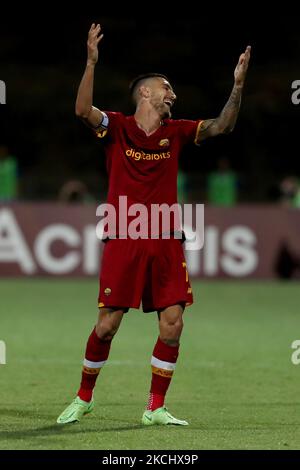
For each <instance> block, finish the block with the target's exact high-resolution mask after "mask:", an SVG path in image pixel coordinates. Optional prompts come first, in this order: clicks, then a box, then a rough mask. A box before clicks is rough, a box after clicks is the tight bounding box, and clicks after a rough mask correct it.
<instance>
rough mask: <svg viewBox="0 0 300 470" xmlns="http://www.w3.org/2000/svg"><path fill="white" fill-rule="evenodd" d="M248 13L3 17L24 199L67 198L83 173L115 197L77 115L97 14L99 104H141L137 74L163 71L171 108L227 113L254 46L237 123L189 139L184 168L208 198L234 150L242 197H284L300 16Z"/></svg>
mask: <svg viewBox="0 0 300 470" xmlns="http://www.w3.org/2000/svg"><path fill="white" fill-rule="evenodd" d="M40 8H42V7H40ZM47 8H48V9H49V10H51V5H48V6H47ZM245 8H246V7H245ZM242 10H243V8H242ZM40 13H41V12H40ZM50 13H51V11H50ZM241 14H242V16H241V18H240V19H239V20H234V19H231V22H230V24H229V23H228V21H227V20H226V18H225V17H224V16H223V15H222V14H219V15H218V16H216V15H214V14H213V13H212V14H211V15H204V16H198V15H194V16H193V15H192V14H190V15H189V16H184V17H182V18H179V17H177V18H169V17H167V16H166V14H164V15H161V16H157V15H147V18H148V19H147V20H145V17H141V18H140V19H137V18H136V19H135V18H131V17H130V16H129V15H127V16H126V17H123V18H116V17H115V18H114V17H113V15H110V16H108V15H102V14H101V11H98V12H97V14H96V15H95V14H92V13H87V12H86V11H85V12H84V13H83V14H80V15H79V14H78V15H76V14H74V13H73V14H72V15H71V16H69V17H68V18H67V20H65V19H64V18H62V17H59V18H58V17H57V16H56V15H53V19H52V18H51V17H50V15H47V17H46V16H43V14H40V15H39V16H38V17H35V18H34V17H32V16H31V15H29V14H28V16H26V17H22V15H19V16H18V17H17V18H13V22H12V21H11V19H10V18H9V19H8V18H7V17H2V18H1V19H0V43H1V47H0V64H1V68H0V79H1V80H4V81H5V83H6V87H7V104H6V105H2V106H0V125H1V128H0V143H2V144H3V143H4V144H7V145H8V147H9V149H10V151H11V153H13V154H14V155H16V157H17V159H18V164H19V180H20V189H19V194H20V199H26V200H28V199H41V200H46V199H57V197H58V193H59V190H60V188H61V186H62V185H63V184H64V183H65V182H66V181H67V180H70V179H73V178H76V179H80V180H82V181H83V182H85V183H86V184H87V186H88V188H89V191H90V192H91V193H92V194H93V196H94V197H95V198H96V199H97V200H100V199H102V198H103V197H105V192H106V188H107V183H106V178H105V163H104V158H103V152H102V148H101V144H100V142H97V141H96V140H95V139H94V137H93V136H92V134H91V132H90V130H89V129H87V128H86V127H85V126H84V125H83V124H82V123H81V122H80V121H79V120H78V119H77V118H76V116H75V113H74V105H75V99H76V92H77V87H78V85H79V82H80V79H81V76H82V73H83V71H84V67H85V61H86V38H87V32H88V29H89V27H90V25H91V23H92V22H95V23H98V22H99V23H101V25H102V28H103V32H104V39H103V41H102V42H101V43H100V53H99V55H100V59H99V62H98V65H97V68H96V78H95V89H94V104H95V105H96V106H97V107H99V108H101V109H107V110H115V111H123V112H124V113H125V114H129V113H131V112H133V106H132V105H131V103H130V99H129V96H128V84H129V82H130V80H131V79H132V78H133V77H135V76H136V75H138V74H140V73H144V72H148V71H157V72H161V73H164V74H166V75H167V76H168V77H169V79H170V81H171V83H172V85H173V87H174V89H175V92H176V94H177V98H178V99H177V104H176V106H175V108H174V110H173V118H175V119H176V118H185V119H197V118H204V119H206V118H213V117H217V115H218V114H219V113H220V111H221V110H222V108H223V106H224V104H225V102H226V100H227V98H228V97H229V94H230V91H231V88H232V85H233V71H234V68H235V66H236V63H237V60H238V57H239V55H240V53H242V52H243V51H244V49H245V48H246V46H247V45H248V44H250V45H251V46H252V57H251V62H250V66H249V70H248V77H247V81H246V85H245V89H244V93H243V101H242V107H241V110H240V115H239V119H238V122H237V125H236V128H235V130H234V132H233V133H232V134H230V135H229V136H221V137H218V138H216V139H213V140H210V141H206V142H204V143H203V145H202V146H201V147H200V148H196V147H195V148H194V147H191V148H186V151H185V152H184V154H183V156H182V159H181V168H182V170H183V171H184V172H186V173H187V174H188V175H189V177H190V189H191V195H192V197H193V198H194V199H197V200H200V201H202V200H205V197H206V194H205V184H206V177H207V174H208V172H209V171H211V170H213V169H215V168H216V163H217V160H218V158H219V157H220V156H223V155H225V156H227V157H228V158H229V159H230V161H231V165H232V167H233V169H234V170H236V171H237V173H238V175H239V181H240V189H239V192H240V197H239V200H240V202H271V201H274V202H275V201H276V197H277V188H278V183H279V182H280V181H281V180H282V178H283V177H284V176H287V175H296V176H298V177H299V176H300V159H299V150H298V149H299V114H300V105H299V106H295V105H293V104H292V101H291V93H292V90H291V84H292V82H293V81H294V80H297V79H300V60H299V57H300V54H299V50H300V30H299V23H298V16H297V15H296V14H295V15H292V14H290V15H289V16H284V15H282V14H281V15H279V14H278V15H277V16H275V15H274V16H272V17H271V16H265V17H261V16H259V15H252V16H251V17H249V16H247V17H246V15H245V14H243V12H241Z"/></svg>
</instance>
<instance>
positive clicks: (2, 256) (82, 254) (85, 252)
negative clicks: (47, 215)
mask: <svg viewBox="0 0 300 470" xmlns="http://www.w3.org/2000/svg"><path fill="white" fill-rule="evenodd" d="M135 209H136V210H138V209H139V208H138V207H135ZM200 216H201V214H199V220H200ZM102 222H103V220H102ZM98 225H99V227H98V228H99V229H100V223H99V224H98ZM191 227H192V225H190V224H188V225H186V224H184V231H185V233H186V237H187V242H186V243H185V245H184V247H185V256H186V261H187V265H188V269H189V273H190V275H191V276H199V275H204V276H207V277H210V278H213V277H216V276H218V275H219V274H220V271H223V272H224V274H225V275H228V276H234V277H245V276H249V275H251V274H252V273H253V272H254V271H255V269H256V268H257V265H258V253H257V251H256V248H257V247H256V235H255V233H254V231H253V230H252V229H250V228H249V227H247V226H245V225H234V226H231V227H229V228H227V229H226V230H225V231H224V232H223V231H222V230H221V229H220V228H218V227H217V226H215V225H208V226H207V227H206V228H205V243H204V250H202V251H201V250H199V249H198V250H193V249H192V246H197V247H198V246H199V243H202V241H203V239H204V235H202V234H200V236H199V233H198V232H197V234H196V235H195V231H194V230H193V229H192V228H191ZM102 228H103V225H102ZM97 235H98V236H99V234H97ZM100 238H101V237H100ZM57 240H61V241H62V242H63V243H64V244H65V245H66V249H65V252H64V254H63V255H62V256H60V257H57V256H55V255H54V254H53V253H52V252H51V247H52V245H53V243H55V241H57ZM195 240H196V241H195ZM187 243H190V249H189V250H187V249H186V245H187ZM99 260H100V243H99V239H98V238H97V236H96V234H95V225H93V224H87V225H84V226H82V228H80V229H78V230H77V229H75V227H73V226H72V225H71V224H49V225H46V226H44V227H43V228H42V229H41V230H40V231H39V232H38V233H37V235H36V239H35V240H34V241H33V242H31V243H30V245H29V242H28V241H27V240H26V239H25V237H24V234H23V233H22V229H21V226H19V225H18V221H17V219H16V216H15V215H14V213H13V210H12V209H10V208H7V207H6V208H3V209H0V266H1V263H3V264H4V263H16V264H17V265H18V266H19V268H20V270H21V271H22V273H23V274H27V275H30V274H36V273H37V271H38V268H39V267H40V268H41V269H43V271H45V272H46V273H48V274H52V275H66V274H70V275H71V274H72V273H73V271H74V270H75V269H77V268H80V269H81V273H82V274H83V275H96V274H97V272H98V269H99ZM3 271H4V270H3V269H2V272H3ZM2 275H3V274H2ZM4 275H5V274H4Z"/></svg>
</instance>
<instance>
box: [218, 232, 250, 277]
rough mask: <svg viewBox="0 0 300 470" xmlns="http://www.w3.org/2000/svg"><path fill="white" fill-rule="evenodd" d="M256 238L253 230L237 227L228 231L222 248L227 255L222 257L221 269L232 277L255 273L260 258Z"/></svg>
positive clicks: (223, 238)
mask: <svg viewBox="0 0 300 470" xmlns="http://www.w3.org/2000/svg"><path fill="white" fill-rule="evenodd" d="M255 244H256V236H255V234H254V233H253V231H252V230H250V229H249V228H248V227H244V226H242V225H237V226H235V227H231V228H229V229H227V230H226V232H225V233H224V234H223V237H222V246H223V249H224V250H225V252H227V253H226V254H223V255H222V256H221V259H220V262H221V267H222V269H223V270H224V272H225V273H227V274H229V275H230V276H235V277H239V276H247V275H249V274H251V273H252V272H253V271H255V269H256V267H257V265H258V256H257V252H256V251H255Z"/></svg>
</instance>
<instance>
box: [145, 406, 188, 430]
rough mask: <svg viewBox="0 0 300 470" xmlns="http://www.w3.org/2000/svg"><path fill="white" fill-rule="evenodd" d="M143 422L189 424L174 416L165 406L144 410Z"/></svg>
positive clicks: (147, 423)
mask: <svg viewBox="0 0 300 470" xmlns="http://www.w3.org/2000/svg"><path fill="white" fill-rule="evenodd" d="M142 424H144V425H145V426H153V425H154V424H174V425H176V426H187V425H188V424H189V423H188V422H187V421H183V420H181V419H177V418H174V416H172V415H171V414H170V413H169V412H168V410H167V408H166V407H165V406H162V407H161V408H157V409H156V410H154V411H150V410H146V411H144V414H143V417H142Z"/></svg>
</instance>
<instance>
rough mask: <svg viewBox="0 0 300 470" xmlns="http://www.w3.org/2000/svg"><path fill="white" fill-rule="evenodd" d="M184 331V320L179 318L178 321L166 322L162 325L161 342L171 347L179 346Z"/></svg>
mask: <svg viewBox="0 0 300 470" xmlns="http://www.w3.org/2000/svg"><path fill="white" fill-rule="evenodd" d="M182 329H183V320H182V318H177V319H176V320H174V319H171V320H168V321H165V322H162V323H161V325H160V337H161V340H162V341H163V342H164V343H166V344H169V345H171V346H172V345H177V344H178V343H179V339H180V336H181V333H182Z"/></svg>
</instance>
